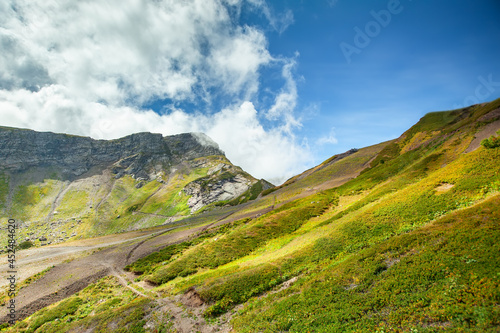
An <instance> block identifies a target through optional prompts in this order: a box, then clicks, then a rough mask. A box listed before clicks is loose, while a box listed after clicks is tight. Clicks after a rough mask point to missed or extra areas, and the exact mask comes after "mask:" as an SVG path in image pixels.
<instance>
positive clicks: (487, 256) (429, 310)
mask: <svg viewBox="0 0 500 333" xmlns="http://www.w3.org/2000/svg"><path fill="white" fill-rule="evenodd" d="M499 106H500V100H497V101H494V102H492V103H489V104H486V105H477V106H473V107H471V108H467V109H466V110H462V111H459V110H453V111H447V112H444V113H431V114H428V115H426V116H425V117H423V118H422V119H421V120H420V122H419V123H417V124H416V125H415V126H413V127H412V128H411V129H409V130H408V131H407V132H405V133H404V135H403V136H402V137H401V138H399V139H397V140H393V141H390V142H386V143H383V144H380V145H377V146H372V147H368V148H364V149H360V150H359V151H357V152H353V154H351V155H349V156H346V157H344V158H342V159H340V160H338V159H337V157H332V158H331V159H329V160H327V161H325V162H324V163H323V164H321V165H320V166H318V167H316V168H313V169H311V170H308V171H307V172H305V173H304V174H303V175H302V176H297V177H294V178H293V179H292V180H290V181H289V182H287V183H286V185H283V186H281V187H278V188H275V189H273V194H272V195H268V196H265V197H263V198H260V199H258V200H256V201H255V202H253V203H251V204H250V205H248V206H247V207H245V209H246V211H245V212H252V211H256V210H258V209H261V208H263V207H268V206H270V205H274V204H279V203H283V202H286V201H288V200H291V199H292V198H294V197H295V196H297V195H304V194H305V193H307V192H304V191H306V189H307V188H309V187H315V186H319V185H324V184H325V183H328V184H333V185H332V186H334V184H338V185H336V186H337V187H335V188H333V189H329V190H326V191H322V192H319V193H316V194H313V195H309V196H307V197H303V198H301V199H296V200H293V201H290V202H287V203H285V204H283V205H281V206H280V207H279V208H277V209H274V210H272V211H270V212H269V213H267V214H265V215H262V216H259V217H254V218H252V219H250V218H247V219H244V220H240V221H237V222H234V223H232V224H227V225H225V226H224V227H220V228H219V229H215V230H212V231H208V232H205V233H202V234H200V235H198V236H197V237H195V238H193V239H191V240H189V241H187V242H183V243H180V244H174V245H169V246H167V247H165V248H163V249H160V250H159V251H158V252H156V253H153V254H151V255H149V256H147V257H145V258H143V259H140V260H138V261H137V262H135V263H132V264H130V265H129V266H127V269H128V270H130V271H134V272H136V273H139V274H142V275H141V276H140V277H139V279H142V280H147V281H150V282H153V283H155V284H157V285H159V287H158V288H157V291H158V292H159V293H160V294H163V295H164V294H178V293H183V292H185V291H186V290H192V289H193V288H194V289H195V290H196V292H197V293H198V295H199V296H200V297H201V299H202V300H203V301H204V302H205V303H206V304H207V308H206V310H205V313H204V315H205V317H207V318H213V317H217V316H219V315H221V314H223V313H225V312H227V311H229V310H230V309H232V308H233V307H234V306H236V305H237V304H244V306H243V307H242V308H240V309H239V310H238V311H237V313H236V314H235V315H234V317H233V320H232V322H231V325H232V327H233V328H234V330H235V331H236V332H442V331H453V332H478V331H479V332H496V331H498V327H499V326H500V309H499V307H498V304H500V271H499V269H500V266H499V264H498V253H500V245H499V244H500V210H499V209H498V207H500V194H499V191H500V164H499V163H498V161H500V150H499V149H496V148H491V149H487V148H485V147H480V148H478V149H476V150H475V151H473V152H470V153H467V154H465V153H463V152H464V151H465V149H466V148H467V147H468V145H469V143H470V142H471V140H472V138H473V136H474V133H475V132H476V131H478V130H480V129H481V128H482V126H484V125H485V124H483V123H481V122H479V121H478V119H480V118H481V117H482V116H483V115H485V114H487V112H489V111H491V110H494V109H495V108H498V107H499ZM353 172H354V173H355V174H357V173H360V175H359V176H357V177H356V178H354V179H352V180H350V181H347V179H344V178H345V177H350V175H352V174H353ZM223 174H224V173H223V172H221V174H220V175H219V176H221V175H222V176H223ZM181 178H182V177H180V178H176V179H172V183H171V184H172V185H174V184H175V185H174V188H176V186H181V183H182V182H184V181H187V180H189V177H187V176H183V178H182V179H181ZM203 180H205V179H202V181H203ZM340 180H342V181H340ZM190 181H192V180H190ZM337 181H338V182H337ZM127 191H128V192H127ZM130 191H135V190H133V189H131V188H130V186H127V187H126V188H124V193H125V192H126V193H130ZM257 192H259V189H258V188H257V186H256V188H255V189H254V190H253V192H252V191H249V192H248V193H247V194H245V195H244V196H242V197H240V198H239V199H238V200H246V198H247V196H248V197H249V198H250V197H251V196H252V195H255V194H256V193H257ZM124 193H122V194H121V195H120V196H118V197H119V198H125V199H123V200H122V201H121V202H126V204H124V205H123V207H124V209H125V210H128V212H126V213H125V214H129V215H130V216H132V213H133V212H136V211H139V210H141V209H144V207H145V206H140V204H138V202H136V201H134V200H135V199H134V200H129V199H128V198H130V194H124ZM148 193H151V192H148ZM251 193H253V194H252V195H249V194H251ZM162 195H164V194H163V193H161V191H158V192H157V193H156V194H155V195H153V196H149V197H148V198H149V199H148V202H155V203H159V202H160V200H157V199H154V200H153V198H155V196H158V197H157V198H160V197H162ZM162 198H163V199H165V200H164V202H168V203H169V205H171V203H172V202H171V201H168V200H169V198H170V197H168V195H165V196H164V197H162ZM120 200H121V199H120ZM127 200H128V201H127ZM139 201H140V200H139ZM226 203H227V202H225V203H224V204H226ZM214 206H215V205H214ZM155 209H156V208H155ZM164 209H165V208H164ZM219 209H220V210H221V212H222V211H224V210H226V211H227V212H229V211H230V209H234V208H232V207H223V208H219ZM156 211H158V210H156ZM215 212H217V209H214V211H210V212H208V213H207V214H212V213H214V215H210V216H211V217H210V218H209V219H208V220H206V221H204V223H209V221H215V220H216V219H218V217H217V216H220V215H216V214H215ZM239 213H241V212H239ZM220 214H222V213H220ZM206 216H209V215H206ZM125 217H126V216H125ZM196 218H198V219H200V220H203V215H200V216H197V217H196ZM195 220H196V219H193V221H195ZM291 278H294V280H296V282H295V283H294V284H293V285H291V286H287V287H286V286H285V285H283V283H284V282H285V281H288V280H290V279H291ZM105 283H106V286H103V285H101V287H100V288H101V289H95V288H96V287H92V288H94V289H92V290H89V291H87V292H86V293H83V294H78V295H75V299H73V301H72V302H74V303H67V304H66V303H64V306H63V305H61V304H63V303H60V304H59V305H55V306H54V308H49V309H48V310H47V311H48V312H41V313H39V314H38V313H37V314H35V315H34V316H32V317H33V318H30V319H28V320H26V321H25V322H24V323H20V324H19V325H25V328H29V327H30V325H33V323H37V324H36V325H38V323H42V322H43V323H42V324H41V326H39V329H42V331H44V330H45V331H47V332H51V330H52V331H54V332H55V331H57V330H59V331H65V330H67V329H69V328H71V327H84V328H85V329H89V328H94V329H96V331H104V330H106V329H109V327H111V326H113V325H116V324H118V326H113V327H119V328H118V329H117V330H118V331H120V330H121V331H125V330H128V331H138V332H140V331H141V330H142V327H143V325H144V323H145V318H151V316H152V314H153V313H156V314H157V315H163V314H158V313H157V312H156V309H153V308H152V307H151V304H150V301H149V300H144V299H142V300H141V299H137V300H134V298H131V297H128V298H127V295H128V294H126V293H127V292H129V291H127V290H124V289H123V288H121V287H119V286H116V285H114V286H113V283H115V284H116V281H115V282H113V281H112V280H109V281H106V282H105ZM104 291H106V292H104ZM271 291H273V292H271ZM103 293H104V294H106V295H107V296H105V295H104V294H103ZM116 293H122V294H120V296H117V295H115V294H116ZM94 294H95V295H97V296H96V297H95V298H94V296H92V295H94ZM111 294H113V295H114V296H113V297H111ZM122 295H124V296H122ZM78 298H79V299H81V303H79V302H80V301H78ZM70 299H71V298H70ZM68 302H69V301H68ZM72 304H77V305H78V306H77V309H76V310H74V307H75V306H76V305H75V306H73V307H72V306H71V305H72ZM85 304H87V305H85ZM58 306H61V308H57V307H58ZM73 310H74V311H73ZM50 311H54V312H50ZM53 313H56V314H59V315H58V316H59V317H62V318H61V319H62V320H60V321H56V320H55V319H54V320H49V321H45V319H44V318H53V317H54V314H53ZM118 313H120V315H118ZM79 316H82V317H79ZM148 316H149V317H148ZM59 317H58V318H59ZM37 318H38V319H37ZM210 320H212V319H210ZM63 322H64V324H63ZM165 323H166V322H165ZM111 324H113V325H111ZM36 325H34V326H36ZM64 325H65V326H64ZM71 325H73V326H71ZM34 326H33V327H34Z"/></svg>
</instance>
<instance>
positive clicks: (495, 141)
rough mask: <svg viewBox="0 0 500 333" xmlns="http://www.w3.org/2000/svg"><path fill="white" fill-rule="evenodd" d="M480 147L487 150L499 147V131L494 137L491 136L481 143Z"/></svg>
mask: <svg viewBox="0 0 500 333" xmlns="http://www.w3.org/2000/svg"><path fill="white" fill-rule="evenodd" d="M481 145H483V147H486V148H489V149H492V148H498V147H500V131H498V132H497V135H496V136H495V135H492V136H490V137H489V138H487V139H484V140H483V141H481Z"/></svg>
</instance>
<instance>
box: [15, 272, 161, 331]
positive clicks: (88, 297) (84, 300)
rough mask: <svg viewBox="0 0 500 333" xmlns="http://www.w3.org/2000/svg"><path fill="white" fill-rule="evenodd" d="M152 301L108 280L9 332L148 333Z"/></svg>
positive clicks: (109, 278)
mask: <svg viewBox="0 0 500 333" xmlns="http://www.w3.org/2000/svg"><path fill="white" fill-rule="evenodd" d="M150 302H151V301H150V300H149V299H145V298H142V297H138V296H137V295H136V294H134V293H133V292H132V291H131V290H129V289H127V288H124V287H122V286H121V285H120V284H119V283H118V281H117V280H116V278H114V277H106V278H103V279H101V280H100V281H98V282H97V283H94V284H92V285H90V286H88V287H87V288H85V289H83V290H82V291H80V292H79V293H77V294H75V295H73V296H71V297H69V298H67V299H65V300H63V301H60V302H58V303H55V304H53V305H51V306H49V307H46V308H44V309H42V310H40V311H38V312H37V313H35V314H33V315H32V316H30V317H28V318H26V319H25V320H23V321H21V322H18V323H17V324H16V325H14V326H13V327H12V328H10V329H9V330H8V331H9V332H37V333H38V332H46V333H49V332H50V333H52V332H53V333H56V332H67V331H70V330H72V329H75V328H81V329H90V328H92V329H93V332H109V331H110V328H111V327H115V328H116V329H113V330H112V331H113V332H137V333H138V332H144V329H143V326H144V324H145V321H144V320H143V318H144V316H145V314H146V310H147V309H148V304H149V303H150Z"/></svg>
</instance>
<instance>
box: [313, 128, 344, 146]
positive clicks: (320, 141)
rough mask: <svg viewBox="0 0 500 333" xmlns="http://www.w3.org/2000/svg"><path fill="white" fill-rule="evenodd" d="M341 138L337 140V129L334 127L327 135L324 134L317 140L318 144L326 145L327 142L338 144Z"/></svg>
mask: <svg viewBox="0 0 500 333" xmlns="http://www.w3.org/2000/svg"><path fill="white" fill-rule="evenodd" d="M338 142H339V140H337V136H336V135H335V129H334V128H332V129H331V130H330V133H329V134H328V135H326V136H322V137H320V138H319V139H318V140H317V144H318V145H326V144H331V145H332V144H337V143H338Z"/></svg>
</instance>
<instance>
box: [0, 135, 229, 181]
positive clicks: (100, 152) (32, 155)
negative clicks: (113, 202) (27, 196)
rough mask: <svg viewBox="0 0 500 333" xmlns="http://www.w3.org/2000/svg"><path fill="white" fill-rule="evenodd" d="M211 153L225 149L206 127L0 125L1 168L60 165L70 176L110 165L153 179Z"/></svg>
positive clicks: (18, 169)
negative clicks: (149, 129)
mask: <svg viewBox="0 0 500 333" xmlns="http://www.w3.org/2000/svg"><path fill="white" fill-rule="evenodd" d="M210 155H224V153H223V152H222V151H221V150H220V149H219V147H218V145H217V144H216V143H215V142H213V141H212V140H211V139H210V138H209V137H207V136H206V135H204V134H201V133H186V134H179V135H173V136H166V137H163V136H162V135H161V134H152V133H137V134H132V135H129V136H126V137H124V138H121V139H117V140H109V141H106V140H94V139H91V138H88V137H80V136H72V135H66V134H54V133H46V132H45V133H40V132H35V131H31V130H20V129H14V128H6V127H0V157H1V159H0V168H1V169H4V170H6V171H9V172H22V171H25V170H28V169H30V168H55V169H57V170H59V171H60V172H61V173H62V176H63V178H67V179H71V178H75V177H78V176H81V175H83V174H85V173H86V172H88V171H90V170H91V169H93V168H100V169H104V168H109V167H111V168H112V170H113V172H114V173H115V174H117V175H118V177H119V176H121V175H123V174H130V175H133V176H134V177H142V178H146V179H148V178H149V177H150V176H151V175H152V174H154V172H155V169H159V168H165V167H170V166H173V165H176V164H179V163H181V162H182V161H186V160H191V159H194V158H197V157H203V156H210Z"/></svg>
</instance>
